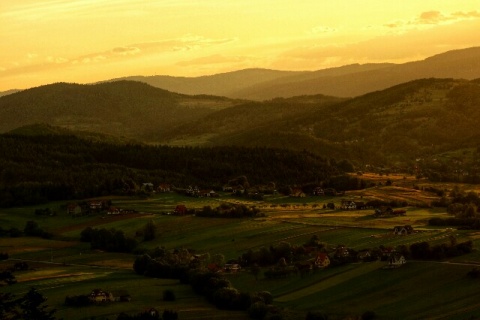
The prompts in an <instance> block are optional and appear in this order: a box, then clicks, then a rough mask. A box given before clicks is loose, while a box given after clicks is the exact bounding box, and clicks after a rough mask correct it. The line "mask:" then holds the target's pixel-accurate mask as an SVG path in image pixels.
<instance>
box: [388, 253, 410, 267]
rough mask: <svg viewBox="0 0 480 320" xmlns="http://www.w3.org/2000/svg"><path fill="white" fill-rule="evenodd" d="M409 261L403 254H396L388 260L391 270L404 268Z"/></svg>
mask: <svg viewBox="0 0 480 320" xmlns="http://www.w3.org/2000/svg"><path fill="white" fill-rule="evenodd" d="M405 263H407V261H406V260H405V257H404V256H403V255H402V254H399V253H395V254H392V255H391V256H390V258H389V259H388V267H389V268H399V267H401V266H403V265H404V264H405Z"/></svg>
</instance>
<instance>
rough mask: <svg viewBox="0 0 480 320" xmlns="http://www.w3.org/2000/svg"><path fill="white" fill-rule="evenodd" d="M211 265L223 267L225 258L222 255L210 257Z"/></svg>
mask: <svg viewBox="0 0 480 320" xmlns="http://www.w3.org/2000/svg"><path fill="white" fill-rule="evenodd" d="M211 261H212V263H215V264H216V265H217V266H219V267H223V266H224V265H225V256H224V255H223V254H220V253H217V254H214V255H213V256H212V260H211Z"/></svg>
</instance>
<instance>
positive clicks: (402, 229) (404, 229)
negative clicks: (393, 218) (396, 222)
mask: <svg viewBox="0 0 480 320" xmlns="http://www.w3.org/2000/svg"><path fill="white" fill-rule="evenodd" d="M411 233H413V228H412V226H411V225H405V226H396V227H394V228H393V234H397V235H407V234H411Z"/></svg>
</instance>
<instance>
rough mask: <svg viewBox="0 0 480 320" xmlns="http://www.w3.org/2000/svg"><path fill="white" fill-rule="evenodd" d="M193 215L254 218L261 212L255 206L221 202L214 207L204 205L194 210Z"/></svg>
mask: <svg viewBox="0 0 480 320" xmlns="http://www.w3.org/2000/svg"><path fill="white" fill-rule="evenodd" d="M195 215H196V216H199V217H215V218H254V217H259V216H261V213H260V210H259V209H258V208H255V207H247V206H245V205H238V204H228V203H222V204H221V205H220V206H218V207H217V208H214V209H212V207H210V206H205V207H203V209H202V210H201V211H196V212H195Z"/></svg>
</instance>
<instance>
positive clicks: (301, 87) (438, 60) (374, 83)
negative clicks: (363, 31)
mask: <svg viewBox="0 0 480 320" xmlns="http://www.w3.org/2000/svg"><path fill="white" fill-rule="evenodd" d="M360 67H363V68H360ZM368 67H369V65H366V66H359V67H358V68H350V69H349V70H348V71H349V72H345V73H343V74H326V73H324V72H323V71H317V72H314V73H312V74H309V75H308V77H306V76H304V75H298V76H293V77H288V78H281V79H276V80H272V81H269V82H265V83H261V84H258V85H252V86H251V87H249V88H246V89H242V90H239V91H237V92H233V93H231V94H230V95H229V96H230V97H242V98H244V99H253V100H265V99H271V98H274V97H278V96H280V97H291V96H297V95H311V94H325V95H332V96H337V97H355V96H359V95H362V94H365V93H368V92H372V91H376V90H382V89H386V88H388V87H391V86H394V85H397V84H401V83H404V82H408V81H411V80H415V79H422V78H457V79H469V80H472V79H475V78H479V77H480V47H476V48H469V49H463V50H455V51H449V52H446V53H443V54H439V55H436V56H433V57H430V58H427V59H425V60H422V61H415V62H409V63H404V64H399V65H393V64H378V65H371V66H370V68H368Z"/></svg>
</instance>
